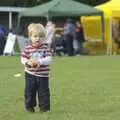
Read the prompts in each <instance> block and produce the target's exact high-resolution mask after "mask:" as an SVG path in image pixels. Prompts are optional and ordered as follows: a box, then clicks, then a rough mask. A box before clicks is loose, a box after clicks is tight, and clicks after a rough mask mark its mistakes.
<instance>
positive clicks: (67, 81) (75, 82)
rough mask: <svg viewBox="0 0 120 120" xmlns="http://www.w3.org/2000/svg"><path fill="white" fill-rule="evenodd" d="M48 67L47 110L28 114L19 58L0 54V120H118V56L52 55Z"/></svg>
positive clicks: (119, 59) (119, 82) (119, 64)
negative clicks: (49, 90)
mask: <svg viewBox="0 0 120 120" xmlns="http://www.w3.org/2000/svg"><path fill="white" fill-rule="evenodd" d="M51 68H52V71H51V77H50V78H51V80H50V89H51V111H50V112H47V113H40V112H39V108H38V107H36V112H35V113H34V114H31V113H28V112H26V111H25V110H24V96H23V95H24V71H23V68H22V66H21V64H20V59H19V57H18V56H13V57H9V56H5V57H0V120H120V56H77V57H56V58H54V59H53V63H52V66H51ZM17 73H20V74H22V76H21V77H14V74H17Z"/></svg>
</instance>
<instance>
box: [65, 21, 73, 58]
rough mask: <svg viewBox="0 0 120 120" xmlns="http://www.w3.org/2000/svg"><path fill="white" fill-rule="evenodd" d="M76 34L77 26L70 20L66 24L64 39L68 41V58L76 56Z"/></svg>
mask: <svg viewBox="0 0 120 120" xmlns="http://www.w3.org/2000/svg"><path fill="white" fill-rule="evenodd" d="M74 34H75V26H74V24H73V23H72V20H71V19H68V20H67V22H66V24H65V25H64V39H65V41H66V51H67V54H68V56H73V55H74V50H73V39H74Z"/></svg>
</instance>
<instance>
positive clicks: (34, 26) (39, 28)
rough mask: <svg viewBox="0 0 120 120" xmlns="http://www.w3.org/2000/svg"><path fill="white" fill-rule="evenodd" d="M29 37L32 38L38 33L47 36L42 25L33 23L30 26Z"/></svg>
mask: <svg viewBox="0 0 120 120" xmlns="http://www.w3.org/2000/svg"><path fill="white" fill-rule="evenodd" d="M27 30H28V36H29V37H30V36H31V34H32V33H34V32H36V33H38V34H41V35H42V36H45V28H44V26H43V25H42V24H40V23H31V24H29V25H28V28H27Z"/></svg>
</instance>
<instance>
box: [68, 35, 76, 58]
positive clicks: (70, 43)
mask: <svg viewBox="0 0 120 120" xmlns="http://www.w3.org/2000/svg"><path fill="white" fill-rule="evenodd" d="M66 51H67V54H68V56H73V53H74V50H73V36H72V35H71V34H68V35H66Z"/></svg>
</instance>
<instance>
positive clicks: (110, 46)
mask: <svg viewBox="0 0 120 120" xmlns="http://www.w3.org/2000/svg"><path fill="white" fill-rule="evenodd" d="M109 28H110V33H109V34H110V38H109V41H108V43H107V55H108V56H109V55H110V56H111V55H112V17H110V18H109Z"/></svg>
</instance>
